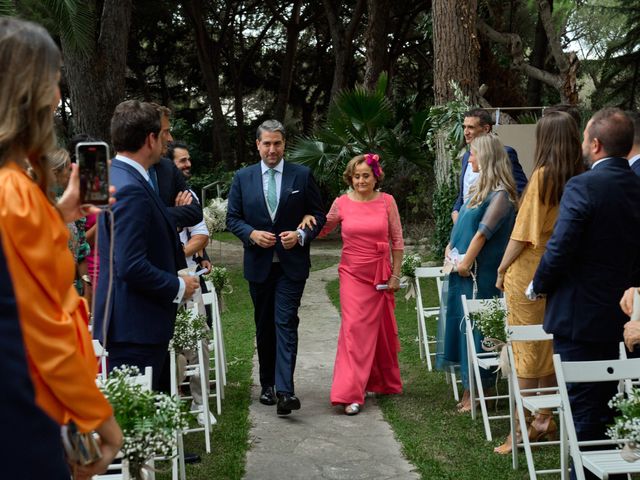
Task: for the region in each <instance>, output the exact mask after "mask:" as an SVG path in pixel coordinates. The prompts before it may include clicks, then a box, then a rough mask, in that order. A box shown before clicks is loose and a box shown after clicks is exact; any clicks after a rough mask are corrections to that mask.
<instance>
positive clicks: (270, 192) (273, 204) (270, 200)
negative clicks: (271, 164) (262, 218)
mask: <svg viewBox="0 0 640 480" xmlns="http://www.w3.org/2000/svg"><path fill="white" fill-rule="evenodd" d="M267 204H268V205H269V210H271V213H274V212H275V211H276V208H278V195H277V193H276V171H275V170H274V169H273V168H270V169H269V183H267Z"/></svg>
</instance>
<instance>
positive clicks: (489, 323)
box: [469, 298, 507, 342]
mask: <svg viewBox="0 0 640 480" xmlns="http://www.w3.org/2000/svg"><path fill="white" fill-rule="evenodd" d="M482 304H483V306H485V307H486V308H487V309H486V310H483V311H482V312H476V313H471V314H470V315H469V316H470V319H471V322H472V323H473V324H474V326H475V328H477V329H478V330H479V331H480V333H482V335H484V336H485V337H488V338H493V339H496V340H499V341H501V342H506V341H507V334H506V331H505V326H506V321H507V320H506V319H507V312H506V310H505V309H504V307H503V306H502V303H501V302H500V299H499V298H493V299H492V300H486V301H484V302H482Z"/></svg>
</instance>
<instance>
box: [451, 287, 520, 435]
mask: <svg viewBox="0 0 640 480" xmlns="http://www.w3.org/2000/svg"><path fill="white" fill-rule="evenodd" d="M461 299H462V310H463V313H464V322H465V332H466V337H467V355H468V358H469V360H468V365H469V394H470V396H471V418H472V419H474V420H475V418H476V408H477V405H476V403H479V404H480V411H481V412H482V422H483V423H484V432H485V436H486V438H487V440H488V441H491V440H492V439H493V437H492V435H491V427H490V425H489V422H490V421H492V420H501V419H508V418H510V417H511V416H510V415H489V413H488V410H487V400H496V401H497V400H500V399H503V398H504V399H509V398H510V395H511V394H510V393H508V394H506V395H491V396H486V395H485V394H484V387H483V385H482V377H481V375H480V369H481V368H482V369H484V370H488V371H495V370H496V369H497V368H498V364H499V362H498V360H499V353H496V352H483V353H478V352H477V351H476V344H475V342H474V336H473V330H474V327H473V326H472V325H471V317H470V315H471V314H473V313H481V312H483V311H485V310H487V309H488V308H490V305H489V302H490V301H491V300H487V299H484V300H467V296H466V295H461ZM500 303H501V305H502V307H503V308H506V306H505V302H504V299H503V298H501V299H500ZM476 389H477V396H476Z"/></svg>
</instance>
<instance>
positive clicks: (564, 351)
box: [553, 336, 626, 480]
mask: <svg viewBox="0 0 640 480" xmlns="http://www.w3.org/2000/svg"><path fill="white" fill-rule="evenodd" d="M553 352H554V353H557V354H559V355H560V358H561V359H562V361H565V362H567V361H568V362H583V361H591V360H612V359H617V358H619V350H618V343H617V342H602V343H595V342H576V341H573V340H571V339H568V338H562V337H557V336H554V337H553ZM567 391H568V393H569V403H570V404H571V412H572V413H573V423H574V425H575V427H576V435H577V436H578V441H583V440H602V439H606V438H607V436H606V435H605V431H606V429H607V425H610V424H612V423H613V417H614V413H615V412H614V411H613V410H611V409H610V408H609V407H608V405H607V403H608V402H609V400H611V397H613V396H614V395H615V394H616V393H617V391H618V382H598V383H569V384H567ZM594 448H595V449H599V450H602V449H606V448H608V447H607V446H599V447H594ZM610 448H614V446H613V445H612V446H611V447H610ZM582 449H583V450H589V448H588V447H582ZM584 473H585V478H587V479H591V478H598V477H596V476H595V475H593V474H591V473H590V472H588V471H587V470H585V472H584ZM571 478H572V479H575V478H576V476H575V473H574V471H573V470H572V471H571ZM609 478H610V479H612V480H613V479H622V478H626V475H612V476H610V477H609Z"/></svg>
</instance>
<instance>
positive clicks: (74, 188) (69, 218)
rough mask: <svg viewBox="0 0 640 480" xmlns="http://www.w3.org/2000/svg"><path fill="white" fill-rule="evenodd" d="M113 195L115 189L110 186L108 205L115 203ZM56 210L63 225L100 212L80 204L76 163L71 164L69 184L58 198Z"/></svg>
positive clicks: (91, 206)
mask: <svg viewBox="0 0 640 480" xmlns="http://www.w3.org/2000/svg"><path fill="white" fill-rule="evenodd" d="M115 193H116V188H115V187H114V186H113V185H111V186H110V187H109V205H113V204H114V203H115V201H116V199H115V198H113V195H114V194H115ZM56 208H57V209H58V212H60V216H61V217H62V221H63V222H64V223H71V222H74V221H76V220H78V219H80V218H82V217H86V216H87V215H89V214H90V213H95V214H98V213H100V212H101V211H102V210H100V209H99V208H98V207H96V206H94V205H89V204H81V203H80V170H79V169H78V164H77V163H72V164H71V176H70V177H69V184H68V185H67V188H66V189H65V191H64V193H63V194H62V196H61V197H60V200H58V203H56Z"/></svg>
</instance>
